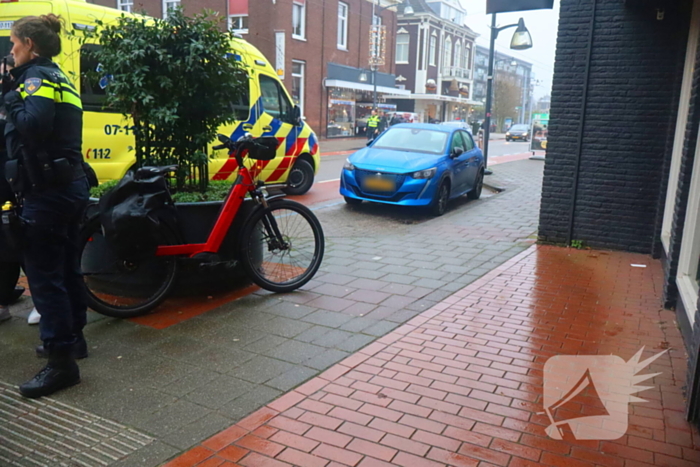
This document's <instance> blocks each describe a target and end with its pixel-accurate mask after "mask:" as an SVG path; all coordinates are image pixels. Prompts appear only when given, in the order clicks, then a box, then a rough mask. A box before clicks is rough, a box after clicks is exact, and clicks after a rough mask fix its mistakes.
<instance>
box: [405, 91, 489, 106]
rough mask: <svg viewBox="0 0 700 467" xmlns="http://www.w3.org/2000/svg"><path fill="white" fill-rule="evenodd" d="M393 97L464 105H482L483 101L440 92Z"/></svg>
mask: <svg viewBox="0 0 700 467" xmlns="http://www.w3.org/2000/svg"><path fill="white" fill-rule="evenodd" d="M392 99H411V100H426V101H441V102H454V103H455V104H464V105H482V102H479V101H472V100H469V99H462V98H461V97H454V96H443V95H440V94H410V93H409V95H401V96H397V97H392Z"/></svg>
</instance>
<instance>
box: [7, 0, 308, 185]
mask: <svg viewBox="0 0 700 467" xmlns="http://www.w3.org/2000/svg"><path fill="white" fill-rule="evenodd" d="M48 13H53V14H56V15H60V16H61V17H62V18H63V21H64V25H65V27H66V29H68V30H89V29H93V28H94V27H95V20H97V19H99V20H102V21H104V22H110V21H112V20H114V19H115V18H117V17H118V16H119V15H121V14H122V12H121V11H118V10H115V9H112V8H106V7H102V6H99V5H93V4H90V3H86V2H85V1H84V0H9V1H8V0H0V58H1V57H3V56H5V55H7V54H8V53H9V52H10V49H11V43H10V29H11V28H12V24H13V23H14V21H16V20H18V19H19V18H22V17H24V16H29V15H43V14H48ZM61 39H62V49H63V50H62V51H61V54H60V55H59V56H57V57H55V58H54V61H55V62H56V63H57V64H58V65H59V66H60V67H61V69H62V70H63V71H64V73H65V74H66V76H67V77H68V78H69V79H72V80H73V81H74V85H75V87H76V89H79V90H80V97H81V100H82V103H83V111H84V115H83V157H84V158H85V160H86V161H87V162H88V163H90V165H92V167H93V168H94V169H95V172H96V173H97V176H98V178H99V179H100V182H104V181H107V180H113V179H119V178H121V177H123V176H124V174H125V173H126V172H127V170H129V169H130V168H131V167H132V166H133V165H134V164H135V162H136V157H135V153H134V151H133V145H134V138H133V134H132V126H131V123H130V121H129V120H127V119H124V117H123V116H122V115H121V114H117V113H113V112H109V111H107V110H105V109H104V108H103V103H104V101H105V97H106V94H105V89H104V86H103V85H102V84H100V83H91V82H86V81H85V80H84V79H83V78H82V77H81V76H82V74H81V73H82V72H84V71H86V70H96V69H97V66H98V64H97V63H91V61H90V60H89V59H88V58H87V57H86V54H81V51H82V50H84V49H86V48H90V47H99V45H97V44H84V45H82V46H81V45H80V44H79V43H78V41H77V40H74V39H73V40H72V39H71V38H69V37H68V36H67V35H65V34H64V35H63V36H62V38H61ZM231 49H232V50H231V53H232V54H234V56H235V57H236V59H240V60H242V61H243V63H244V64H245V65H247V69H248V72H249V74H250V78H251V79H250V80H249V83H250V84H249V93H248V95H244V96H241V100H240V102H238V103H237V105H234V106H235V108H236V111H237V116H236V122H234V123H233V124H232V125H227V126H224V127H222V128H220V129H219V132H220V133H224V134H227V135H231V137H232V138H234V139H236V138H238V137H239V136H242V135H243V134H244V133H245V132H249V133H251V134H253V135H255V136H263V135H264V136H275V137H276V138H277V140H278V141H279V146H278V148H277V157H276V158H275V159H273V160H271V161H258V162H255V163H252V162H251V164H252V165H253V167H252V169H253V170H254V171H255V172H256V174H257V175H258V178H259V179H261V180H264V181H265V182H267V183H286V184H287V185H288V188H287V192H288V193H289V194H302V193H305V192H306V191H308V190H309V188H311V185H312V184H313V179H314V175H315V174H316V173H317V172H318V168H319V164H320V151H319V147H318V139H317V138H316V135H315V134H314V132H313V130H312V129H311V128H310V127H309V125H307V124H306V123H305V122H303V120H301V119H299V118H295V117H294V116H295V111H296V109H295V106H294V105H293V103H292V100H291V99H290V98H289V94H288V93H287V90H286V89H285V88H284V84H282V82H281V81H280V79H279V78H278V76H277V74H276V73H275V70H274V69H273V67H272V66H271V65H270V64H269V62H268V60H267V59H266V58H265V57H264V56H263V55H262V54H261V53H260V51H258V49H256V48H255V47H253V46H252V45H251V44H249V43H247V42H246V41H244V40H243V39H236V40H234V41H233V42H232V44H231ZM103 84H104V83H103ZM210 154H211V159H210V161H211V162H210V165H209V176H210V178H212V179H214V180H227V179H233V177H234V176H235V173H236V168H237V167H236V161H235V160H234V159H232V158H229V157H228V154H227V153H226V151H224V150H221V151H212V150H211V148H210Z"/></svg>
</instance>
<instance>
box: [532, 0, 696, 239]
mask: <svg viewBox="0 0 700 467" xmlns="http://www.w3.org/2000/svg"><path fill="white" fill-rule="evenodd" d="M593 1H594V0H562V2H561V17H560V20H559V36H558V42H557V54H556V62H555V70H554V82H553V89H552V105H551V112H550V114H551V120H550V127H549V141H548V150H547V157H546V162H545V177H544V183H543V191H542V205H541V212H540V227H539V239H540V241H542V242H553V243H563V242H565V241H566V238H567V233H568V229H569V218H570V217H569V213H570V207H571V200H572V195H573V194H574V193H572V192H573V185H574V183H573V181H574V175H575V167H576V157H577V151H578V136H579V123H580V119H581V115H580V111H581V100H582V96H583V94H584V90H583V84H584V79H585V70H586V58H587V53H586V52H587V46H588V38H589V35H588V33H589V28H590V21H591V12H592V8H593ZM596 1H597V7H596V8H597V13H596V18H595V28H594V34H593V42H592V50H591V63H590V74H589V83H588V96H587V106H586V111H585V125H584V128H583V140H582V151H581V160H580V171H579V177H580V178H579V185H578V189H577V192H576V193H575V198H576V208H575V212H574V229H573V235H572V239H573V240H581V241H583V243H584V244H585V245H588V246H592V247H599V248H612V249H621V250H628V251H635V252H643V253H649V252H651V249H652V246H653V243H654V236H655V230H656V229H655V221H656V216H655V213H656V211H657V205H658V202H659V187H660V186H661V179H662V174H663V167H664V161H665V154H666V152H667V135H668V134H669V131H671V126H672V122H673V120H672V119H671V118H670V115H672V114H673V112H674V108H675V98H676V96H677V94H678V93H679V85H678V84H679V81H678V79H677V74H678V70H679V67H678V60H679V57H682V53H681V51H682V50H683V49H684V48H685V42H684V37H686V34H687V29H688V21H689V18H690V14H689V11H690V10H689V7H688V6H687V4H686V3H685V2H683V7H682V8H681V7H678V9H670V8H669V9H667V11H666V14H665V18H664V20H663V21H657V19H656V9H655V8H652V7H651V6H650V5H648V4H642V5H641V6H638V7H630V6H626V5H625V4H624V2H621V1H619V0H596Z"/></svg>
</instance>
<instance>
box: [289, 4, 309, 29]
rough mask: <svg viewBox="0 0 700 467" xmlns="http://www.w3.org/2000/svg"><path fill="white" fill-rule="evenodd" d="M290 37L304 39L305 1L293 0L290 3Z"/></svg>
mask: <svg viewBox="0 0 700 467" xmlns="http://www.w3.org/2000/svg"><path fill="white" fill-rule="evenodd" d="M292 37H293V38H295V39H306V3H305V2H304V1H300V0H294V3H293V4H292Z"/></svg>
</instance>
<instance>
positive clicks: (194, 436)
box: [162, 413, 236, 451]
mask: <svg viewBox="0 0 700 467" xmlns="http://www.w3.org/2000/svg"><path fill="white" fill-rule="evenodd" d="M235 420H236V419H235V418H234V417H230V416H225V415H221V414H219V413H214V414H209V415H208V416H207V417H203V418H200V419H199V420H196V421H194V422H192V423H190V424H187V425H183V426H181V427H180V428H178V429H177V430H175V431H173V432H171V433H169V434H167V435H166V436H164V437H163V438H162V440H163V442H164V443H167V444H169V445H171V446H174V447H176V448H178V449H180V450H181V451H184V450H186V449H189V448H191V447H193V446H194V445H195V444H197V443H199V442H200V441H201V440H202V439H207V438H209V437H210V436H212V435H214V434H216V433H218V432H220V431H222V430H224V429H226V428H228V427H229V426H231V425H232V424H233V423H235Z"/></svg>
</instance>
